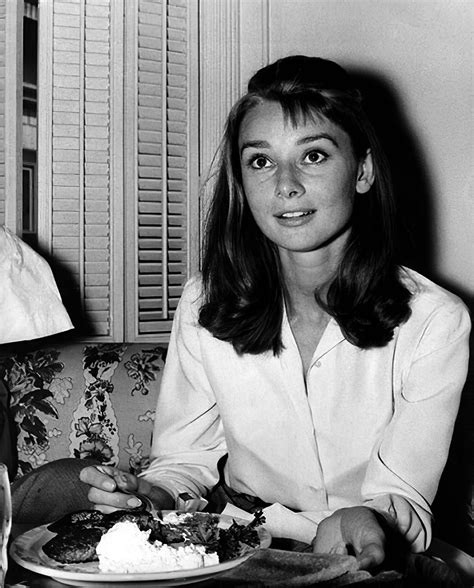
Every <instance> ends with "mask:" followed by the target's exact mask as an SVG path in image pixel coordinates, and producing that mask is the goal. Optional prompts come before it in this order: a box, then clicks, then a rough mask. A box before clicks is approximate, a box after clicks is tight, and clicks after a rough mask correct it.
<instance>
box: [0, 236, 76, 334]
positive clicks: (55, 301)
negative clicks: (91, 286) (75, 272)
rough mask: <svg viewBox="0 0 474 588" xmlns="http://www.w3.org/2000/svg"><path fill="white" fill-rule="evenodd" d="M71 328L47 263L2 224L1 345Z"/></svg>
mask: <svg viewBox="0 0 474 588" xmlns="http://www.w3.org/2000/svg"><path fill="white" fill-rule="evenodd" d="M72 328H74V327H73V324H72V323H71V320H70V318H69V316H68V314H67V312H66V309H65V308H64V306H63V303H62V301H61V296H60V294H59V291H58V288H57V286H56V282H55V281H54V277H53V273H52V272H51V269H50V267H49V265H48V263H47V262H46V261H45V260H44V259H43V258H42V257H41V256H40V255H38V253H36V252H35V251H33V249H31V247H29V246H28V245H27V244H26V243H24V242H23V241H22V240H21V239H19V238H18V237H17V236H16V235H14V234H13V233H11V232H10V231H9V230H8V229H7V228H6V227H3V226H0V344H2V343H11V342H13V341H26V340H29V339H38V338H41V337H46V336H48V335H53V334H55V333H60V332H62V331H68V330H69V329H72Z"/></svg>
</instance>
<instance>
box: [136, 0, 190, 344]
mask: <svg viewBox="0 0 474 588" xmlns="http://www.w3.org/2000/svg"><path fill="white" fill-rule="evenodd" d="M137 13H138V14H137V21H136V30H135V34H134V35H131V34H129V37H128V38H129V46H130V45H131V44H132V43H133V44H134V51H129V52H127V56H128V58H129V59H135V60H136V67H132V68H128V69H130V70H131V71H133V72H136V79H135V80H134V79H133V78H132V79H129V80H128V84H127V86H128V89H129V94H128V98H129V99H126V101H125V102H126V105H127V104H132V105H134V107H135V114H136V115H135V116H134V112H133V111H131V112H129V113H128V116H126V120H128V121H130V122H131V124H132V125H134V126H135V125H136V127H135V128H132V129H131V130H130V133H129V142H128V157H127V156H126V158H127V159H129V170H130V171H129V182H128V183H126V186H127V185H128V186H129V187H130V190H133V188H134V186H136V199H134V202H133V205H129V208H128V213H127V229H126V239H127V238H128V243H127V252H128V253H129V255H128V257H127V268H128V271H127V272H126V275H127V277H128V290H127V300H128V301H130V300H133V302H134V305H132V306H130V305H127V309H128V310H131V309H132V308H133V309H134V312H130V313H129V315H128V319H129V320H128V325H127V328H128V332H129V338H130V337H133V338H138V339H143V340H146V339H152V340H163V339H166V337H167V333H169V331H170V328H171V321H172V318H173V314H174V310H175V309H176V306H177V302H178V300H179V297H180V295H181V292H182V288H183V285H184V283H185V281H186V279H187V277H188V274H189V257H190V254H189V246H188V242H189V240H188V233H189V203H188V198H187V194H188V191H189V186H188V176H189V163H188V157H187V154H188V147H189V137H188V128H189V125H188V122H189V121H188V109H189V105H188V92H187V88H188V84H189V80H188V32H187V28H188V22H187V19H188V5H187V2H186V0H168V1H167V2H166V1H163V2H152V1H149V0H148V1H147V0H139V1H138V11H137ZM126 58H127V57H126ZM126 191H127V188H126ZM129 196H131V195H130V194H128V197H129ZM196 197H197V195H196ZM132 206H133V207H134V209H133V210H132ZM131 221H133V223H134V224H132V225H131V224H130V223H131ZM129 229H130V230H129Z"/></svg>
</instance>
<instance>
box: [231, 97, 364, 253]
mask: <svg viewBox="0 0 474 588" xmlns="http://www.w3.org/2000/svg"><path fill="white" fill-rule="evenodd" d="M239 151H240V161H241V170H242V180H243V187H244V191H245V195H246V197H247V201H248V204H249V207H250V209H251V211H252V214H253V217H254V219H255V222H256V223H257V225H258V227H259V228H260V230H261V231H262V232H263V233H264V234H265V235H266V236H267V237H268V239H270V240H271V241H273V242H274V243H275V244H276V245H277V246H278V247H279V248H280V250H281V249H284V250H288V251H289V252H308V251H315V250H322V249H326V248H328V247H333V246H334V244H335V243H337V242H339V241H341V240H343V241H344V242H345V239H346V238H347V234H348V232H349V230H350V218H351V215H352V209H353V203H354V196H355V193H356V192H359V193H364V192H367V191H368V190H369V189H370V186H371V184H372V181H373V177H372V159H371V156H370V154H368V155H367V157H366V158H365V159H364V161H361V162H359V161H357V160H356V158H355V156H354V153H353V150H352V145H351V141H350V138H349V135H348V134H347V133H346V132H345V131H343V130H342V129H341V128H340V127H338V126H337V125H335V124H334V123H332V122H331V121H329V120H327V119H325V118H318V117H316V116H315V117H307V119H306V121H305V120H304V119H301V121H300V122H299V124H298V126H296V127H295V126H293V125H292V123H291V119H285V117H284V114H283V110H282V108H281V106H280V104H279V103H277V102H271V101H263V102H262V103H260V104H258V105H256V106H255V107H253V108H252V110H251V111H250V112H248V113H247V114H246V115H245V117H244V119H243V121H242V124H241V127H240V133H239Z"/></svg>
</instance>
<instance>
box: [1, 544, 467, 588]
mask: <svg viewBox="0 0 474 588" xmlns="http://www.w3.org/2000/svg"><path fill="white" fill-rule="evenodd" d="M275 547H278V548H281V547H283V548H285V547H288V545H287V544H284V543H283V544H277V545H276V546H272V551H273V550H274V548H275ZM298 549H299V550H302V548H301V546H298V547H297V550H298ZM303 549H304V548H303ZM253 565H256V564H252V558H250V559H249V560H248V561H247V562H245V563H243V564H241V565H240V566H238V567H237V568H234V569H233V570H231V571H229V572H226V573H224V574H222V575H220V576H218V577H217V578H215V579H212V580H207V581H204V582H198V583H194V584H191V586H193V588H220V587H222V588H253V587H257V586H260V587H262V586H271V585H272V584H271V578H269V579H268V582H264V583H262V582H255V581H254V580H253V577H254V574H253V571H254V569H253V568H252V566H253ZM390 568H391V569H390ZM142 585H143V586H144V587H145V586H146V587H148V588H152V587H153V586H156V587H157V588H158V587H159V586H160V584H159V582H155V583H154V582H147V583H146V584H142ZM294 585H295V586H303V585H306V586H311V584H303V583H300V584H294ZM314 585H315V584H313V586H314ZM317 585H318V586H322V585H323V584H320V583H318V584H317ZM348 585H350V586H352V587H356V586H360V587H361V588H365V587H367V588H377V587H380V588H422V587H425V586H426V587H428V586H431V587H433V588H437V587H439V588H461V587H463V586H465V584H463V583H462V582H461V580H460V579H459V576H458V575H457V574H456V573H455V572H454V571H452V570H451V569H450V568H449V567H448V566H447V565H446V564H444V563H443V562H441V561H438V560H435V559H433V558H430V557H428V556H426V555H423V554H410V555H409V556H408V557H406V558H402V559H401V560H400V561H399V562H398V563H397V565H396V566H389V567H388V568H387V567H385V568H383V569H380V570H378V571H377V573H372V574H370V575H369V574H368V573H367V572H356V573H354V574H350V575H346V576H343V577H340V578H338V579H336V580H333V581H331V582H325V583H324V586H326V587H329V586H331V587H332V586H348ZM64 586H65V584H63V583H60V582H56V581H55V580H53V579H52V578H48V577H47V576H42V575H40V574H36V573H33V572H30V571H28V570H26V569H24V568H22V567H20V566H18V565H17V564H16V563H15V562H13V561H11V562H10V567H9V570H8V573H7V579H6V587H8V588H20V587H31V588H64ZM95 586H97V584H95ZM101 586H110V588H113V587H114V584H102V585H101ZM121 586H123V584H121ZM130 586H131V587H132V586H133V587H136V586H138V584H137V583H134V584H131V585H130ZM280 586H281V584H280Z"/></svg>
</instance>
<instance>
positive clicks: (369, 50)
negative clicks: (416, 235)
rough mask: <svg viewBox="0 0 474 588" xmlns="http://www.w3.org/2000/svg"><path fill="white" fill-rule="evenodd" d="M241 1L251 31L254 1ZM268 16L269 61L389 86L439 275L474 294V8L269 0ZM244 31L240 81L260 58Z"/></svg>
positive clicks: (418, 1)
mask: <svg viewBox="0 0 474 588" xmlns="http://www.w3.org/2000/svg"><path fill="white" fill-rule="evenodd" d="M241 1H242V4H241V6H242V17H241V18H242V22H243V23H244V24H245V23H246V22H251V17H252V2H251V0H241ZM267 9H268V15H267V18H268V23H269V26H268V30H267V31H265V32H264V33H263V34H262V39H261V40H260V41H259V43H260V45H262V44H265V45H267V53H268V57H269V59H270V61H273V60H274V59H276V58H278V57H282V56H284V55H287V54H295V53H305V54H308V55H319V56H321V57H326V58H329V59H334V60H335V61H338V62H339V63H340V64H341V65H343V66H345V67H347V68H349V69H351V70H352V69H356V70H363V71H365V72H366V73H369V74H373V75H374V76H376V77H379V78H380V79H381V80H384V82H385V83H386V84H387V85H388V86H389V87H390V88H391V90H392V91H393V97H394V99H395V100H396V102H397V104H398V107H399V110H400V112H401V113H402V116H403V119H404V124H405V127H406V132H407V133H408V135H409V136H410V138H411V141H412V143H413V144H414V145H416V152H417V156H418V158H419V161H418V165H419V166H420V167H421V168H422V172H423V173H424V174H426V177H425V180H424V187H425V192H426V193H425V194H424V197H426V198H429V200H430V202H429V206H430V209H432V212H431V213H430V225H431V226H432V229H431V230H432V245H430V247H431V248H432V250H433V265H432V267H433V270H434V274H435V275H437V276H439V277H440V278H441V280H442V281H443V282H446V283H447V284H448V285H451V286H453V287H454V289H455V290H457V291H458V292H460V293H463V294H464V295H465V296H467V297H468V298H470V297H472V296H474V244H473V241H474V187H473V179H472V178H473V173H472V169H473V164H474V147H473V145H474V141H473V101H474V98H473V64H474V61H473V38H474V2H472V1H471V0H268V3H267ZM259 10H261V9H260V8H259ZM246 30H247V28H246V26H243V27H242V28H241V60H242V66H241V72H242V76H243V78H244V77H247V76H248V75H249V74H251V73H252V71H254V70H255V69H257V68H258V67H260V65H261V63H260V62H261V55H262V50H261V47H258V46H256V43H255V36H254V31H251V32H252V36H251V37H250V36H246V34H247V33H246ZM265 37H266V38H265ZM244 81H245V80H244V79H243V80H242V83H243V82H244ZM399 157H400V161H403V155H402V154H400V155H399ZM407 157H411V155H410V154H407ZM408 163H410V162H408ZM412 163H413V162H411V164H412ZM407 167H409V166H407ZM412 167H413V166H412ZM405 181H408V182H409V179H408V178H406V179H405ZM427 204H428V203H427ZM419 205H420V206H424V205H425V204H424V203H422V202H420V203H419ZM427 214H428V211H427Z"/></svg>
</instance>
